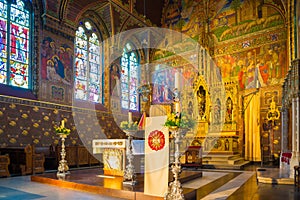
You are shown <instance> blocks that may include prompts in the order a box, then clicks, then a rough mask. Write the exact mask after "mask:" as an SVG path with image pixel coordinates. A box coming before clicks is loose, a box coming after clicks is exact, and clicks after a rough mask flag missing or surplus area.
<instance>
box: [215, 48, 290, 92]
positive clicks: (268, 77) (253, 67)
mask: <svg viewBox="0 0 300 200" xmlns="http://www.w3.org/2000/svg"><path fill="white" fill-rule="evenodd" d="M286 59H287V51H286V44H285V42H279V43H273V44H269V45H265V46H261V47H257V48H253V49H250V50H247V51H242V52H239V53H235V54H231V55H224V56H220V57H217V58H216V64H217V66H218V67H219V68H220V71H221V73H222V77H224V78H225V77H234V78H236V79H237V80H238V83H239V87H240V88H241V89H249V88H255V87H265V86H269V85H274V84H279V83H281V81H282V79H283V78H284V77H285V75H286V73H287V71H288V67H287V66H288V65H287V60H286ZM225 79H226V78H225Z"/></svg>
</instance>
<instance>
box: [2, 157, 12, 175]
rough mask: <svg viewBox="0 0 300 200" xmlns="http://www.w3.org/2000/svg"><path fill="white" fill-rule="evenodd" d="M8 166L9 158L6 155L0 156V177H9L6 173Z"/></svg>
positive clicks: (7, 172)
mask: <svg viewBox="0 0 300 200" xmlns="http://www.w3.org/2000/svg"><path fill="white" fill-rule="evenodd" d="M9 164H10V159H9V156H8V155H7V154H6V155H0V176H6V177H8V176H10V174H9V171H8V165H9Z"/></svg>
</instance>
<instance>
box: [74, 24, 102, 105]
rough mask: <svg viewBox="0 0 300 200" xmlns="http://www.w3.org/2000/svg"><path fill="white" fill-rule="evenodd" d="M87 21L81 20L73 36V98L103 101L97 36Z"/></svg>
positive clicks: (100, 49)
mask: <svg viewBox="0 0 300 200" xmlns="http://www.w3.org/2000/svg"><path fill="white" fill-rule="evenodd" d="M96 32H97V31H96V29H95V28H94V27H93V26H92V24H91V23H90V22H88V21H86V22H81V23H80V26H79V27H78V29H77V31H76V37H75V82H74V83H75V99H80V100H87V101H91V102H96V103H102V102H103V94H102V91H103V90H102V72H103V71H102V70H103V69H102V67H101V66H102V65H101V60H102V59H101V52H102V48H101V47H100V42H99V38H98V36H97V34H96Z"/></svg>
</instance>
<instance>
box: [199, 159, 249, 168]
mask: <svg viewBox="0 0 300 200" xmlns="http://www.w3.org/2000/svg"><path fill="white" fill-rule="evenodd" d="M249 163H250V161H245V160H241V161H239V162H238V163H236V164H228V163H203V164H202V167H203V168H205V169H243V168H244V167H245V166H246V165H248V164H249Z"/></svg>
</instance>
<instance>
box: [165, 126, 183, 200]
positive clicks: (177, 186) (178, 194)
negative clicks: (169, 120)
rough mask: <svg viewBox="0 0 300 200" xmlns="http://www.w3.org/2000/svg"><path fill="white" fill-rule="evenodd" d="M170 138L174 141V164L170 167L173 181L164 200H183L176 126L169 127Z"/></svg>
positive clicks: (178, 140) (178, 133)
mask: <svg viewBox="0 0 300 200" xmlns="http://www.w3.org/2000/svg"><path fill="white" fill-rule="evenodd" d="M169 130H170V131H171V134H172V137H173V138H174V139H175V141H174V143H175V153H174V159H175V160H174V163H173V165H172V173H173V177H174V180H173V181H172V182H171V183H170V184H169V188H168V193H167V195H166V197H165V199H166V200H183V199H184V195H183V190H182V187H181V183H180V181H179V176H180V173H181V164H180V161H179V157H180V152H179V143H180V131H179V128H178V127H177V126H174V127H169Z"/></svg>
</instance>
